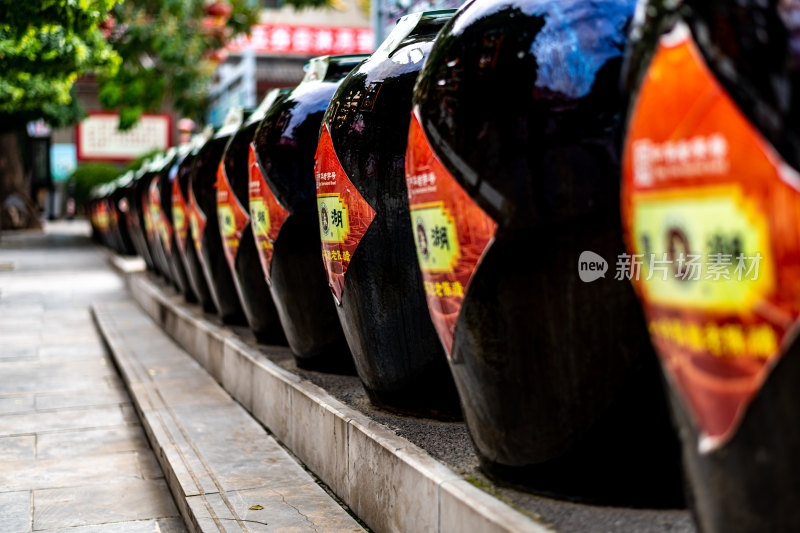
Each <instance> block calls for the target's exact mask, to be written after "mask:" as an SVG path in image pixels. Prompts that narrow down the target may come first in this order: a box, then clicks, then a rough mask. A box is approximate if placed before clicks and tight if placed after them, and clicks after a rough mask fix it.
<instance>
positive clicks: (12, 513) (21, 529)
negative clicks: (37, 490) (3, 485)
mask: <svg viewBox="0 0 800 533" xmlns="http://www.w3.org/2000/svg"><path fill="white" fill-rule="evenodd" d="M30 530H31V493H30V491H28V490H22V491H19V492H0V531H2V532H3V533H28V532H29V531H30Z"/></svg>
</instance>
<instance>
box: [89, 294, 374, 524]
mask: <svg viewBox="0 0 800 533" xmlns="http://www.w3.org/2000/svg"><path fill="white" fill-rule="evenodd" d="M94 309H95V314H96V318H97V322H98V325H99V326H100V330H101V331H102V333H103V336H104V338H105V339H106V341H107V343H108V345H109V346H110V348H111V352H112V354H113V356H114V357H115V360H116V362H117V365H118V366H119V368H120V369H121V372H122V376H123V378H124V379H125V380H126V382H128V384H129V387H130V394H131V396H132V399H133V401H134V403H135V405H136V406H137V408H138V410H139V411H140V412H141V413H142V417H143V422H144V425H145V431H146V433H147V435H148V437H149V438H150V439H151V444H152V446H153V448H154V449H156V450H158V454H157V457H158V459H159V460H160V461H161V464H162V467H163V470H164V471H165V473H166V480H167V482H168V483H170V484H171V485H172V487H171V488H172V491H173V493H178V494H181V495H183V497H182V498H179V499H178V506H179V508H181V510H182V512H183V513H185V518H186V520H187V523H191V524H193V526H194V527H195V528H196V529H198V530H199V531H222V532H227V531H363V528H361V526H360V525H359V524H358V522H356V521H355V520H354V519H353V518H352V517H351V516H350V515H349V514H348V513H347V512H346V511H345V510H344V509H343V508H342V507H341V506H340V505H339V504H338V503H337V502H336V501H335V500H333V498H331V496H330V495H329V494H328V493H327V492H326V491H325V490H323V489H322V488H321V487H320V485H319V484H318V483H317V481H316V480H315V479H314V478H313V477H312V476H311V475H310V474H309V473H308V472H307V471H306V470H305V469H304V468H303V467H302V466H301V465H300V464H298V463H297V462H296V460H295V459H294V458H293V457H292V456H291V455H289V453H288V452H287V451H286V450H285V449H284V448H283V447H281V446H280V445H279V444H278V443H277V442H276V441H275V440H274V439H273V438H272V437H271V436H270V435H269V434H268V433H267V432H266V431H265V430H264V428H263V427H262V426H261V425H260V424H259V423H258V422H256V421H255V420H254V419H253V418H252V417H251V416H250V415H249V414H248V413H247V411H245V409H244V408H243V407H242V406H241V405H240V404H238V403H236V402H235V401H234V400H233V399H232V398H231V397H230V396H229V395H227V394H226V393H225V392H224V391H223V390H222V388H221V387H220V386H219V385H218V384H217V383H215V382H214V381H213V380H212V379H211V378H210V377H209V375H208V374H207V373H206V372H205V371H204V370H203V369H202V368H201V367H199V365H198V364H197V363H196V362H195V361H194V360H192V359H191V358H190V357H189V355H188V354H186V353H185V352H183V350H181V349H180V348H178V347H177V346H176V345H175V344H174V343H173V342H171V341H170V342H165V343H161V342H159V341H158V339H157V337H159V336H162V337H166V336H165V334H164V333H163V331H161V330H160V329H159V328H158V327H157V326H156V325H155V324H154V323H153V322H152V321H150V320H149V319H147V318H146V316H145V315H144V313H143V311H141V310H140V309H139V308H138V307H137V306H136V305H135V304H134V303H133V302H116V303H108V304H96V305H95V307H94ZM143 339H147V342H142V340H143ZM154 345H157V346H160V347H161V349H162V350H163V351H162V352H160V353H159V358H158V360H155V359H154V357H153V353H152V351H151V347H152V346H154ZM254 506H260V507H261V508H260V509H257V508H256V507H254Z"/></svg>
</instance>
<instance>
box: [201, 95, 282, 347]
mask: <svg viewBox="0 0 800 533" xmlns="http://www.w3.org/2000/svg"><path fill="white" fill-rule="evenodd" d="M279 93H280V91H279V90H278V89H274V90H273V91H271V92H270V93H269V94H267V96H266V97H265V98H264V100H263V101H262V102H261V104H260V105H259V106H258V108H256V110H255V111H254V112H253V113H252V114H251V115H250V116H249V117H248V118H247V121H245V123H244V124H243V125H242V127H241V128H239V131H237V132H236V133H235V134H234V135H233V136H231V138H230V140H229V141H228V145H227V146H226V148H225V153H224V154H223V156H222V161H221V162H220V166H219V169H218V172H217V185H216V189H217V218H218V219H219V226H220V233H221V234H222V246H223V251H224V252H225V259H226V261H227V262H228V267H229V268H230V271H231V275H232V276H233V283H234V286H235V287H236V292H237V293H238V295H239V299H240V301H241V302H242V309H243V310H244V314H245V317H246V318H247V323H248V324H249V325H250V329H251V330H252V331H253V334H254V335H255V336H256V339H258V341H259V342H261V343H264V344H286V337H285V336H284V334H283V330H282V329H281V323H280V320H279V319H278V312H277V311H276V310H275V304H274V303H272V296H270V294H269V287H268V286H267V282H266V280H265V279H264V274H263V272H262V271H261V265H260V263H259V259H258V252H257V250H256V241H255V239H254V238H253V228H252V224H251V220H250V212H249V209H248V203H249V197H248V184H249V176H248V171H247V168H248V163H247V157H248V152H249V149H250V141H251V140H252V139H253V133H255V131H256V128H257V127H258V124H259V122H261V119H262V118H264V115H265V113H266V112H267V109H269V107H270V106H271V105H272V104H273V102H274V101H275V98H277V96H278V94H279Z"/></svg>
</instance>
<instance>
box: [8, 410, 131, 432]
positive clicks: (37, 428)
mask: <svg viewBox="0 0 800 533" xmlns="http://www.w3.org/2000/svg"><path fill="white" fill-rule="evenodd" d="M126 423H127V421H126V420H125V417H124V416H123V414H122V411H121V409H120V408H119V406H106V407H86V408H76V409H63V410H59V411H36V412H33V413H20V414H7V415H2V416H0V436H4V435H20V434H27V433H41V432H45V431H56V430H62V429H91V428H100V427H108V426H122V425H125V424H126Z"/></svg>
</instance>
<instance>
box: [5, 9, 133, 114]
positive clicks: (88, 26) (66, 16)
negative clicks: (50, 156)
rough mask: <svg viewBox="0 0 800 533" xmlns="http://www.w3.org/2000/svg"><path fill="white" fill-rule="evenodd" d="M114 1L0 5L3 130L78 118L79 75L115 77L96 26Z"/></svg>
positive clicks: (112, 56)
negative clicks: (75, 98) (76, 86)
mask: <svg viewBox="0 0 800 533" xmlns="http://www.w3.org/2000/svg"><path fill="white" fill-rule="evenodd" d="M116 1H117V0H36V1H30V0H28V1H25V0H23V1H22V2H19V1H14V0H0V5H2V12H3V17H2V18H0V119H1V120H2V123H3V124H4V126H5V127H9V126H12V127H13V126H17V127H18V126H19V125H20V124H21V123H24V122H25V121H27V120H30V119H35V118H45V119H47V120H50V121H52V122H53V123H56V124H62V123H63V121H64V120H67V121H71V120H75V118H76V117H79V116H80V114H79V113H77V114H76V113H75V112H74V111H75V110H74V108H72V107H71V105H72V98H71V95H70V90H71V88H72V85H73V84H74V83H75V80H76V79H77V78H78V76H80V75H82V74H85V73H90V72H96V73H100V74H103V75H113V73H114V72H115V71H116V69H117V68H118V67H119V64H120V63H121V58H120V57H119V55H118V54H117V53H116V52H115V51H114V50H113V49H112V48H111V47H110V46H109V44H108V43H107V42H106V40H105V38H104V36H103V34H102V32H101V31H100V29H99V25H100V24H101V23H102V22H103V21H104V20H105V19H106V17H107V15H108V12H109V10H110V9H111V8H112V7H113V6H114V4H115V3H116Z"/></svg>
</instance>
